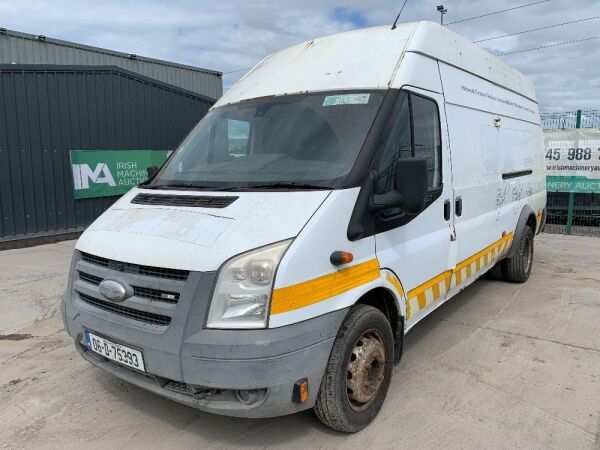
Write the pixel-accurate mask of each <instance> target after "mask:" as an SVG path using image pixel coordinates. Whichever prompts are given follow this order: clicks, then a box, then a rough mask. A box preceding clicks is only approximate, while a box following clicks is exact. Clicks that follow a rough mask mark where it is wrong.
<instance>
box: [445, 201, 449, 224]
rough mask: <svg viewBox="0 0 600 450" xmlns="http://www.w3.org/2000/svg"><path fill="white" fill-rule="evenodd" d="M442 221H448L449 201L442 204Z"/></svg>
mask: <svg viewBox="0 0 600 450" xmlns="http://www.w3.org/2000/svg"><path fill="white" fill-rule="evenodd" d="M444 220H450V200H446V201H445V202H444Z"/></svg>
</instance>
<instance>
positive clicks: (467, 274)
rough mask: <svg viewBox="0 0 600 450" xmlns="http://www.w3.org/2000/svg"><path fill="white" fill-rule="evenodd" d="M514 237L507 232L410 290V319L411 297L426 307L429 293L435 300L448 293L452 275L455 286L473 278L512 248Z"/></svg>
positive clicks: (420, 307)
mask: <svg viewBox="0 0 600 450" xmlns="http://www.w3.org/2000/svg"><path fill="white" fill-rule="evenodd" d="M512 239H513V233H507V234H505V235H504V236H502V237H501V238H500V239H499V240H497V241H496V242H494V243H493V244H490V245H488V246H487V247H486V248H484V249H483V250H481V251H479V252H477V253H475V254H474V255H473V256H471V257H469V258H467V259H465V260H464V261H461V262H460V263H459V264H457V265H456V267H454V269H452V270H447V271H445V272H442V273H441V274H439V275H437V276H436V277H434V278H432V279H430V280H428V281H426V282H425V283H423V284H420V285H419V286H417V287H416V288H414V289H411V290H410V291H408V294H406V306H407V308H406V311H407V313H406V316H407V319H409V318H410V315H412V310H411V314H409V310H410V300H411V299H413V298H416V299H417V303H418V305H419V309H420V310H422V309H424V308H425V307H427V303H428V302H427V294H430V295H431V297H432V298H433V301H435V300H437V299H439V298H441V297H442V296H444V295H446V292H448V291H449V290H450V285H451V284H452V283H451V282H452V277H454V284H455V286H459V285H460V284H462V283H463V282H464V281H466V280H467V279H468V278H471V277H472V276H473V275H475V274H476V273H478V272H480V271H482V270H483V269H485V268H486V267H487V266H488V265H490V264H492V263H494V262H495V260H496V259H497V257H500V256H503V254H504V253H505V252H507V251H508V249H509V248H510V244H511V243H512ZM482 258H483V264H482ZM473 266H475V267H473ZM463 270H464V277H463ZM442 282H443V283H444V284H443V286H444V287H445V288H446V289H445V291H444V292H442V290H441V289H440V283H442Z"/></svg>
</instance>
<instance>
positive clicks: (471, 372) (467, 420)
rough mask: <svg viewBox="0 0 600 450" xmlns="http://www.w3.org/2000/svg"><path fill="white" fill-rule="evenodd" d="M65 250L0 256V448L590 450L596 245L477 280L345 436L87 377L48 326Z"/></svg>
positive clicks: (597, 427) (597, 308) (595, 398)
mask: <svg viewBox="0 0 600 450" xmlns="http://www.w3.org/2000/svg"><path fill="white" fill-rule="evenodd" d="M72 248H73V242H63V243H58V244H50V245H44V246H39V247H35V248H29V249H21V250H6V251H2V252H0V294H1V298H2V306H3V312H2V314H0V336H1V337H0V386H1V388H0V404H1V405H2V408H1V409H0V446H1V445H4V447H5V448H61V449H62V448H81V447H86V448H123V447H128V448H168V449H172V448H235V447H246V446H254V447H265V446H269V447H285V448H312V447H319V448H323V447H325V448H336V447H362V448H374V447H385V448H390V447H394V448H545V449H547V448H560V449H567V448H573V449H586V448H587V449H594V448H595V449H600V437H599V436H600V239H598V238H586V237H568V236H560V235H541V236H539V237H538V238H536V249H535V252H536V253H535V262H534V268H533V273H532V276H531V279H530V280H529V281H528V282H527V283H525V284H522V285H521V284H510V283H503V282H498V281H490V280H479V281H477V282H476V283H474V284H473V285H472V286H470V287H469V288H467V289H466V290H465V291H464V292H462V293H461V294H459V295H458V296H457V297H455V298H454V299H452V300H451V301H450V302H448V303H447V304H445V305H443V306H442V307H440V308H439V309H438V310H436V311H435V312H434V313H432V314H431V315H430V316H429V317H428V318H427V319H425V320H424V321H423V322H422V323H421V324H419V325H418V326H417V327H416V328H415V329H414V330H413V331H411V332H410V333H409V334H408V336H407V341H406V350H405V353H404V357H403V360H402V362H401V363H400V364H399V365H398V366H396V367H395V368H394V378H393V380H392V385H391V387H390V390H389V393H388V398H387V401H386V402H385V404H384V407H383V409H382V411H381V413H380V415H379V417H378V418H377V419H376V421H375V422H374V423H373V424H372V425H370V426H369V427H368V428H366V429H365V430H364V431H362V432H360V433H358V434H354V435H343V434H339V433H336V432H333V431H331V430H329V429H327V428H326V427H324V426H323V425H321V424H320V422H319V421H318V420H317V419H316V418H315V417H314V415H313V414H312V412H310V411H307V412H304V413H300V414H296V415H291V416H287V417H280V418H275V419H266V420H249V419H235V418H228V417H219V416H214V415H210V414H205V413H202V412H199V411H196V410H194V409H191V408H189V407H186V406H183V405H179V404H177V403H174V402H172V401H169V400H166V399H163V398H161V397H159V396H157V395H154V394H150V393H147V392H145V391H143V390H142V389H139V388H137V387H134V386H131V385H129V384H127V383H125V382H123V381H120V380H119V379H116V378H114V377H112V376H111V375H109V374H107V373H104V372H103V371H101V370H99V369H96V368H94V367H92V366H91V365H90V364H88V363H87V362H85V361H84V360H83V359H82V358H81V357H80V356H79V355H78V354H77V353H76V352H75V349H74V348H73V343H72V340H71V338H69V337H68V336H67V335H66V333H65V332H64V331H63V329H62V322H61V320H60V315H59V314H58V308H59V302H60V295H61V293H62V291H63V289H64V286H65V282H66V275H67V271H68V266H69V260H70V257H71V252H72ZM311 388H313V389H316V388H317V387H316V386H312V387H311Z"/></svg>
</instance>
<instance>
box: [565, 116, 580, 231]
mask: <svg viewBox="0 0 600 450" xmlns="http://www.w3.org/2000/svg"><path fill="white" fill-rule="evenodd" d="M575 128H581V110H580V109H578V110H577V120H576V122H575ZM575 147H579V139H577V145H575ZM574 205H575V193H574V192H569V207H568V209H567V230H566V231H567V234H572V233H573V207H574Z"/></svg>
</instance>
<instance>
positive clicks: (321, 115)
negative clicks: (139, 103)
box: [63, 22, 546, 432]
mask: <svg viewBox="0 0 600 450" xmlns="http://www.w3.org/2000/svg"><path fill="white" fill-rule="evenodd" d="M542 158H543V141H542V130H541V128H540V119H539V114H538V107H537V103H536V97H535V92H534V89H533V86H532V84H531V82H530V81H529V80H528V79H527V78H525V77H524V76H523V75H522V74H521V73H519V72H517V71H516V70H514V69H513V68H511V67H510V66H508V65H507V64H505V63H504V62H502V61H501V60H499V59H498V58H496V57H494V56H492V55H490V54H489V53H487V52H485V51H484V50H482V49H480V48H479V47H477V46H476V45H474V44H472V43H471V42H468V41H467V40H465V39H463V38H461V37H460V36H458V35H456V34H455V33H453V32H452V31H449V30H448V29H446V28H443V27H441V26H438V25H436V24H434V23H430V22H419V23H407V24H401V25H398V27H397V28H396V29H393V30H392V29H390V28H389V27H378V28H370V29H363V30H357V31H351V32H347V33H342V34H338V35H334V36H329V37H324V38H319V39H315V40H312V41H310V42H306V43H303V44H300V45H296V46H294V47H291V48H288V49H286V50H283V51H280V52H277V53H274V54H272V55H270V56H268V57H267V58H265V59H264V60H263V61H261V62H260V63H259V64H258V65H257V66H256V67H255V68H254V69H253V70H252V71H250V72H249V73H248V74H247V75H246V76H245V77H244V78H242V79H241V80H240V81H239V82H238V83H236V84H235V85H234V86H233V87H232V88H231V89H230V90H229V91H228V92H227V93H226V94H225V95H224V96H223V97H222V98H221V99H220V100H219V102H218V103H217V104H216V105H215V106H214V108H213V109H212V110H211V111H210V112H209V114H207V116H206V117H205V118H204V119H202V121H201V122H200V123H199V124H198V125H197V126H196V127H195V128H194V130H192V132H191V133H190V134H189V136H188V137H187V138H186V139H185V141H184V142H183V143H182V144H181V146H180V147H179V149H178V150H177V151H176V152H175V153H174V154H173V155H172V157H171V158H170V159H169V161H168V162H167V163H166V164H165V166H164V167H162V169H161V170H160V171H159V172H158V174H156V175H155V176H154V177H153V178H152V179H151V180H150V181H148V182H147V183H145V184H144V185H141V186H139V187H138V188H135V189H132V190H131V191H130V192H129V193H128V194H126V195H125V196H123V197H122V198H121V199H120V200H119V201H117V202H116V203H115V204H114V205H113V206H112V207H111V208H110V209H109V210H108V211H106V212H105V213H104V214H103V215H102V216H101V217H100V218H99V219H98V220H96V222H95V223H94V224H93V225H91V226H90V227H89V228H88V229H87V230H86V231H85V233H84V234H83V235H82V236H81V238H80V239H79V241H78V243H77V246H76V251H75V254H74V258H73V262H72V266H71V275H70V279H69V285H68V288H67V291H66V293H65V297H64V302H63V317H64V322H65V327H66V330H67V331H68V333H69V334H70V335H71V336H72V337H73V338H74V339H75V343H76V348H77V350H78V351H79V353H81V355H82V356H83V357H84V358H85V359H87V360H88V361H90V362H91V363H92V364H94V365H96V366H98V367H101V368H103V369H105V370H107V371H109V372H111V373H113V374H115V375H116V376H119V377H121V378H123V379H125V380H128V381H130V382H132V383H134V384H136V385H138V386H141V387H144V388H146V389H148V390H150V391H152V392H155V393H158V394H160V395H163V396H166V397H169V398H172V399H174V400H176V401H179V402H182V403H185V404H188V405H191V406H194V407H196V408H199V409H201V410H204V411H209V412H213V413H217V414H225V415H231V416H240V417H270V416H277V415H283V414H289V413H292V412H296V411H301V410H304V409H307V408H311V407H314V408H315V411H316V414H317V416H318V417H319V418H320V419H321V420H322V421H323V422H324V423H326V424H327V425H329V426H331V427H333V428H335V429H337V430H341V431H346V432H354V431H358V430H360V429H362V428H363V427H365V426H366V425H368V424H369V423H370V422H371V421H372V420H373V418H374V417H375V416H376V415H377V413H378V412H379V410H380V408H381V406H382V403H383V401H384V398H385V396H386V393H387V390H388V387H389V384H390V381H391V377H392V368H393V363H394V362H398V361H399V360H400V356H401V353H402V342H403V337H404V335H405V333H406V332H408V331H409V330H410V329H411V328H412V327H413V326H415V325H416V324H417V323H418V322H419V321H420V320H421V319H422V318H424V317H425V316H426V315H427V314H429V313H430V312H432V311H433V310H434V309H436V308H437V307H439V306H440V305H442V304H443V303H444V302H445V301H447V300H448V299H450V298H451V297H453V296H454V295H455V294H457V293H458V292H459V291H460V290H462V289H464V288H465V287H466V286H468V285H469V284H470V283H472V282H473V281H475V280H476V279H477V278H478V277H480V276H481V275H483V274H484V273H486V272H487V271H491V274H492V275H493V276H494V277H495V278H504V279H505V280H507V281H512V282H524V281H526V280H527V278H528V277H529V274H530V271H531V267H532V260H533V240H534V235H535V234H537V233H539V231H540V229H541V227H542V226H543V222H544V218H545V204H546V192H545V177H544V166H543V159H542ZM457 301H460V299H459V300H457Z"/></svg>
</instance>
